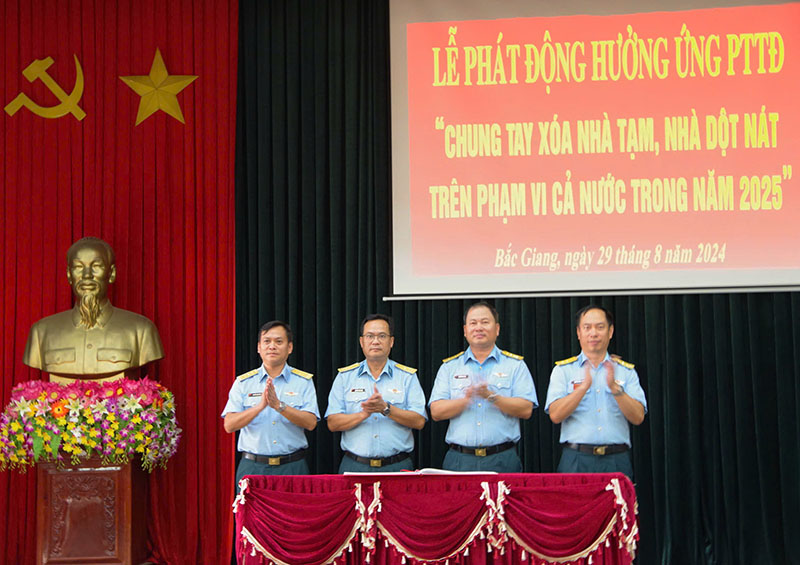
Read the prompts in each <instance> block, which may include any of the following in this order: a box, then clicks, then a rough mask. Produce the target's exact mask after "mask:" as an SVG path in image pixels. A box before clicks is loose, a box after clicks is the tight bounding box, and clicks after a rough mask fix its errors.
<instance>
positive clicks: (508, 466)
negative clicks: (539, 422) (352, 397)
mask: <svg viewBox="0 0 800 565" xmlns="http://www.w3.org/2000/svg"><path fill="white" fill-rule="evenodd" d="M499 335H500V321H499V320H498V317H497V310H495V308H494V306H492V305H491V304H488V303H487V302H483V301H481V302H477V303H475V304H473V305H471V306H470V307H469V308H468V309H467V311H466V312H465V314H464V337H465V338H466V339H467V343H469V347H468V348H467V350H466V351H463V352H461V353H459V354H458V355H454V356H452V357H450V358H448V359H445V360H444V361H443V362H442V366H441V367H440V368H439V372H438V373H437V374H436V381H435V382H434V383H433V390H432V391H431V399H430V409H431V417H432V418H433V419H434V420H450V425H449V426H448V428H447V436H446V438H445V439H446V441H447V443H448V444H449V446H450V449H449V450H448V451H447V454H446V455H445V457H444V463H443V465H442V466H443V467H444V468H445V469H447V470H450V471H496V472H498V473H521V472H522V462H521V461H520V459H519V455H518V454H517V450H516V449H515V448H516V445H517V442H519V439H520V425H519V421H520V419H528V418H530V417H531V414H532V413H533V409H534V408H536V407H537V406H538V405H539V404H538V400H537V398H536V389H535V388H534V386H533V378H532V377H531V373H530V371H529V370H528V367H527V365H525V362H524V361H523V360H522V357H521V356H520V355H515V354H514V353H509V352H508V351H501V350H500V349H498V348H497V345H496V342H497V337H498V336H499Z"/></svg>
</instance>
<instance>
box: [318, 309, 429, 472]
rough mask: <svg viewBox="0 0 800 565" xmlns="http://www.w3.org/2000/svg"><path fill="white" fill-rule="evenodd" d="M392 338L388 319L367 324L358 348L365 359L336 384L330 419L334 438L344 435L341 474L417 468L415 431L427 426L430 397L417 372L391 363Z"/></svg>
mask: <svg viewBox="0 0 800 565" xmlns="http://www.w3.org/2000/svg"><path fill="white" fill-rule="evenodd" d="M393 334H394V323H393V322H392V319H391V318H390V317H389V316H384V315H383V314H370V315H369V316H367V317H366V318H364V320H363V321H362V322H361V332H360V336H361V337H360V338H359V343H360V344H361V349H362V351H363V352H364V357H365V359H364V361H362V362H361V363H354V364H352V365H350V366H348V367H343V368H341V369H339V374H338V375H336V379H335V380H334V381H333V386H332V388H331V392H330V395H329V396H328V410H327V412H326V413H325V417H326V418H327V420H328V428H329V429H330V430H331V431H332V432H342V441H341V445H342V450H343V451H344V457H343V458H342V462H341V464H340V465H339V472H340V473H344V472H348V471H350V472H360V473H369V472H390V471H402V470H412V469H413V468H414V463H413V460H412V459H411V453H412V451H413V450H414V435H413V433H412V431H411V430H412V429H414V430H421V429H422V427H423V426H424V425H425V421H426V420H427V414H426V413H425V394H424V393H423V392H422V387H421V386H420V385H419V379H418V378H417V370H416V369H412V368H411V367H406V366H405V365H401V364H400V363H395V362H394V361H392V360H391V359H389V353H390V352H391V350H392V347H393V346H394V335H393Z"/></svg>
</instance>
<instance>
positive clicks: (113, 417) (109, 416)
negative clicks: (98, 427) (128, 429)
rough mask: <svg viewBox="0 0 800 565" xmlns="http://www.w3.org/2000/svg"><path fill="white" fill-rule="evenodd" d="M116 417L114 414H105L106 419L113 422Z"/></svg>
mask: <svg viewBox="0 0 800 565" xmlns="http://www.w3.org/2000/svg"><path fill="white" fill-rule="evenodd" d="M116 419H117V417H116V416H114V414H109V415H108V416H106V420H108V421H109V422H113V421H114V420H116Z"/></svg>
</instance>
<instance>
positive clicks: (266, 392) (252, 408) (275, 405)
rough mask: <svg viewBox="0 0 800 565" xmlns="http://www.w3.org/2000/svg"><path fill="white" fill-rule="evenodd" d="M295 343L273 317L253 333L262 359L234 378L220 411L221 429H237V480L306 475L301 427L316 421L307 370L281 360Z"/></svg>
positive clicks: (286, 327)
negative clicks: (250, 477) (225, 401)
mask: <svg viewBox="0 0 800 565" xmlns="http://www.w3.org/2000/svg"><path fill="white" fill-rule="evenodd" d="M293 347H294V344H293V337H292V329H291V328H290V327H289V324H287V323H286V322H281V321H280V320H274V321H272V322H268V323H266V324H264V325H263V326H262V327H261V329H260V330H259V332H258V345H257V351H258V354H259V356H260V357H261V360H262V361H263V364H262V365H261V367H259V368H258V369H253V370H252V371H248V372H247V373H244V374H243V375H239V376H238V377H236V380H235V381H234V383H233V386H232V387H231V390H230V392H229V393H228V403H227V404H226V405H225V409H224V410H223V411H222V417H223V418H224V419H225V431H226V432H228V433H233V432H235V431H237V430H238V431H239V445H238V449H239V451H241V452H242V459H241V461H240V462H239V467H238V468H237V470H236V484H237V485H238V484H239V480H240V479H241V478H242V477H244V476H245V475H307V474H308V472H309V471H308V463H306V459H305V453H306V449H307V448H308V441H307V440H306V434H305V430H309V431H311V430H313V429H314V428H315V427H317V420H319V407H318V406H317V391H316V389H315V388H314V382H313V381H312V380H311V377H312V376H313V375H311V374H310V373H306V372H305V371H301V370H300V369H294V368H292V367H290V366H289V365H287V364H286V360H287V359H288V358H289V354H290V353H291V352H292V349H293Z"/></svg>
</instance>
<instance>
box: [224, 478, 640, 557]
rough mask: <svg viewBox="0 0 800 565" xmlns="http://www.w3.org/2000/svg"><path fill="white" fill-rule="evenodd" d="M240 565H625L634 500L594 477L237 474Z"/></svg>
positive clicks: (633, 534)
mask: <svg viewBox="0 0 800 565" xmlns="http://www.w3.org/2000/svg"><path fill="white" fill-rule="evenodd" d="M240 487H243V490H242V489H240V494H239V496H238V497H237V499H236V502H235V503H234V512H236V532H237V534H236V553H237V557H238V560H239V563H240V564H259V565H266V564H288V565H312V564H314V565H316V564H322V563H336V564H342V563H348V564H349V563H353V564H359V565H360V564H363V563H370V564H373V565H383V564H394V563H408V564H411V565H414V564H422V563H437V564H447V563H449V564H450V565H456V564H489V563H491V564H508V565H511V564H520V563H522V564H526V563H529V564H531V565H540V564H542V563H570V564H576V565H587V564H592V565H616V564H629V563H631V561H632V560H633V557H634V554H635V551H636V543H637V540H638V539H639V532H638V527H637V522H636V493H635V491H634V488H633V485H632V484H631V482H630V480H628V478H627V477H625V475H622V474H620V473H613V474H597V475H563V474H504V475H419V474H414V473H408V474H402V475H350V476H342V475H308V476H288V477H287V476H275V477H261V476H250V477H246V478H245V479H244V480H243V481H242V484H241V485H240Z"/></svg>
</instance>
